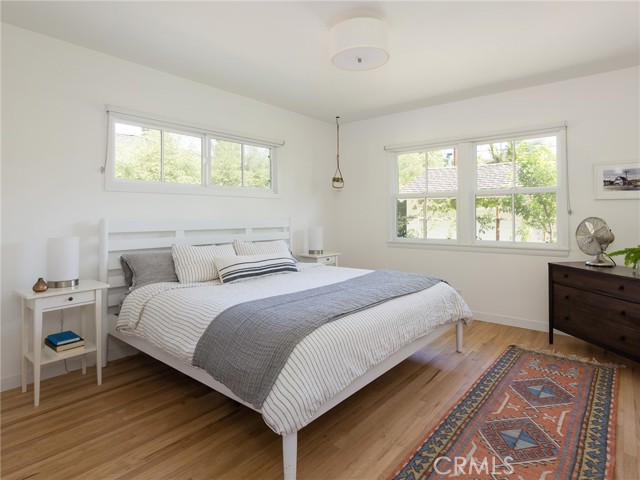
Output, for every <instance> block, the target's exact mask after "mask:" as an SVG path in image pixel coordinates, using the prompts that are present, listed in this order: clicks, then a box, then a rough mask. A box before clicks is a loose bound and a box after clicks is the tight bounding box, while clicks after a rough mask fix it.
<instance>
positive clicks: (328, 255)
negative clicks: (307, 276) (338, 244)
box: [296, 252, 342, 267]
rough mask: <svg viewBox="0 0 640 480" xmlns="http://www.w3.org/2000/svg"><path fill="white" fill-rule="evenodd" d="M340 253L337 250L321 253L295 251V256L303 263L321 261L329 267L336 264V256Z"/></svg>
mask: <svg viewBox="0 0 640 480" xmlns="http://www.w3.org/2000/svg"><path fill="white" fill-rule="evenodd" d="M340 255H342V254H341V253H337V252H324V253H323V254H322V255H320V254H315V253H296V258H297V259H298V260H299V261H301V262H304V263H322V264H323V265H327V266H330V267H337V266H338V257H339V256H340Z"/></svg>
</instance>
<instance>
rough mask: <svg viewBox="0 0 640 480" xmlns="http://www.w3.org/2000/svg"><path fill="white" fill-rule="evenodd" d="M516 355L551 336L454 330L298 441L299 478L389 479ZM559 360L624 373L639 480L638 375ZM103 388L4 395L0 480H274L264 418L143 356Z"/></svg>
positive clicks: (628, 473) (277, 450) (627, 434)
mask: <svg viewBox="0 0 640 480" xmlns="http://www.w3.org/2000/svg"><path fill="white" fill-rule="evenodd" d="M511 344H518V345H523V346H531V347H535V348H549V345H548V343H547V334H546V333H543V332H533V331H529V330H523V329H518V328H512V327H505V326H501V325H495V324H489V323H483V322H474V323H473V325H472V326H471V327H470V328H468V329H466V330H465V349H464V352H463V353H460V354H459V353H456V352H455V339H454V334H453V331H452V332H451V333H447V334H445V335H443V336H442V337H440V338H438V339H436V340H435V341H434V342H433V343H432V344H431V345H430V346H428V347H427V348H425V349H424V350H422V351H421V352H418V353H417V354H415V355H414V356H412V357H411V358H410V359H408V360H406V361H405V362H403V363H401V364H400V365H398V366H397V367H396V368H394V369H393V370H391V371H390V372H388V373H387V374H385V375H383V376H382V377H381V378H379V379H378V380H376V381H375V382H374V383H372V384H371V385H369V386H368V387H366V388H365V389H363V390H361V391H360V392H358V393H357V394H355V395H354V396H353V397H351V398H350V399H348V400H347V401H345V402H343V403H342V404H341V405H338V406H337V407H336V408H334V409H333V410H331V411H330V412H328V413H327V414H325V415H323V416H322V417H321V418H320V419H318V420H316V421H315V422H312V423H311V424H310V425H308V426H307V427H305V428H304V429H302V430H301V431H300V432H299V434H298V478H300V479H347V478H351V479H374V478H386V477H388V476H389V475H390V474H392V473H393V471H394V470H395V469H396V467H397V466H398V465H399V463H400V462H401V461H402V459H403V458H404V457H405V456H406V455H407V454H408V453H409V452H410V451H411V450H412V449H413V448H414V447H415V446H416V445H417V444H418V442H419V441H420V440H421V439H422V437H423V436H424V435H425V434H426V433H427V432H428V431H429V430H430V429H431V428H432V427H433V426H434V424H435V423H436V422H438V421H439V420H440V418H441V417H442V416H443V415H444V414H446V413H447V411H448V409H449V408H450V407H451V406H452V404H453V403H454V402H455V401H456V400H458V398H459V397H460V396H461V395H463V394H464V393H465V391H466V390H467V388H469V387H470V386H471V385H472V384H473V382H474V381H475V380H476V379H477V378H478V377H479V376H480V374H481V373H482V372H483V371H484V369H485V368H487V367H488V366H489V365H491V363H492V362H493V361H494V360H495V359H496V358H497V357H498V356H499V355H500V354H501V353H502V352H503V351H504V349H505V348H506V347H507V346H508V345H511ZM553 347H554V349H555V350H557V351H560V352H563V353H574V354H577V355H581V356H585V357H593V358H596V359H598V360H600V361H607V362H615V363H621V364H625V365H627V368H623V369H621V370H620V383H619V404H618V417H617V436H616V447H615V462H616V467H615V469H616V475H615V478H617V479H620V480H628V479H638V478H640V465H639V463H640V364H639V363H635V362H632V361H630V360H627V359H625V358H623V357H619V356H617V355H614V354H611V353H609V352H605V351H604V350H602V349H600V348H597V347H594V346H592V345H589V344H587V343H585V342H583V341H581V340H577V339H574V338H572V337H567V336H561V335H557V336H556V337H555V343H554V345H553ZM103 375H104V383H103V385H101V386H98V385H96V384H95V376H94V375H92V372H91V371H89V372H87V375H82V374H81V373H80V372H73V373H70V374H67V375H64V376H60V377H56V378H53V379H49V380H45V381H44V382H42V390H41V403H40V406H39V407H34V406H33V403H32V402H33V390H32V389H31V388H30V389H29V391H28V393H25V394H23V393H21V391H20V389H16V390H11V391H7V392H4V393H2V396H1V400H2V407H1V414H2V419H1V427H2V433H1V440H2V446H1V448H2V450H1V476H2V479H5V480H8V479H25V478H29V479H45V478H46V479H53V478H65V479H72V478H81V479H115V478H117V479H174V480H175V479H244V478H251V479H255V478H260V479H278V478H281V477H282V463H281V462H282V452H281V445H282V442H281V437H280V436H278V435H276V434H275V433H273V432H272V431H271V430H270V429H269V428H268V427H267V426H266V425H265V423H264V422H263V421H262V418H261V417H260V415H259V414H257V413H255V412H253V411H251V410H249V409H248V408H246V407H243V406H241V405H239V404H237V403H235V402H233V401H232V400H229V399H227V398H226V397H223V396H222V395H220V394H218V393H215V392H213V391H212V390H210V389H209V388H207V387H205V386H203V385H201V384H199V383H197V382H196V381H194V380H192V379H190V378H188V377H186V376H184V375H182V374H180V373H178V372H176V371H174V370H172V369H170V368H169V367H166V366H164V365H163V364H161V363H159V362H157V361H156V360H153V359H151V358H149V357H147V356H144V355H136V356H134V357H129V358H126V359H122V360H119V361H115V362H111V363H110V364H109V366H108V367H107V368H106V369H104V370H103Z"/></svg>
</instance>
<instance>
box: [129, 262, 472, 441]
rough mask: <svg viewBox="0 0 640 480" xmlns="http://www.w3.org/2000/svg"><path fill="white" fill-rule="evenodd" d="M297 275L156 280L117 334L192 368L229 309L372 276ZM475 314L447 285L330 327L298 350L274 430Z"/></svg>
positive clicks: (276, 405)
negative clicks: (205, 337)
mask: <svg viewBox="0 0 640 480" xmlns="http://www.w3.org/2000/svg"><path fill="white" fill-rule="evenodd" d="M299 268H300V270H301V271H300V272H298V273H290V274H281V275H273V276H269V277H261V278H257V279H252V280H248V281H245V282H240V283H232V284H225V285H221V284H220V283H219V282H210V283H198V284H179V283H157V284H153V285H148V286H146V287H142V288H140V289H138V290H135V291H134V292H132V293H130V294H129V295H128V296H127V298H126V300H125V302H124V303H123V305H122V309H121V311H120V315H119V318H118V324H117V329H118V330H119V331H120V332H122V333H126V334H131V335H136V336H139V337H142V338H144V339H145V340H147V341H148V342H150V343H151V344H153V345H155V346H156V347H159V348H161V349H162V350H164V351H166V352H168V353H170V354H172V355H174V356H175V357H177V358H179V359H180V360H182V361H183V362H185V363H187V364H189V365H191V362H192V358H193V354H194V350H195V347H196V344H197V343H198V340H199V339H200V336H201V335H202V334H203V332H204V331H205V329H206V328H207V326H208V325H209V323H210V322H211V321H215V317H216V316H217V315H218V314H219V313H220V312H222V311H223V310H225V309H226V308H228V307H231V306H232V305H236V304H238V303H241V302H246V301H249V300H255V299H258V298H264V297H268V296H274V295H281V294H285V293H291V292H296V291H300V290H306V289H309V288H315V287H320V286H323V285H328V284H331V283H335V282H341V281H343V280H347V279H349V278H353V277H357V276H359V275H364V274H365V273H368V272H369V270H360V269H352V268H341V267H326V266H323V265H309V264H299ZM471 318H472V313H471V310H470V309H469V307H468V306H467V304H466V303H465V301H464V300H463V299H462V297H460V295H458V293H457V292H456V291H455V290H454V289H453V288H451V287H450V286H449V285H448V284H446V283H444V282H441V283H439V284H437V285H435V286H433V287H431V288H429V289H427V290H423V291H420V292H417V293H413V294H411V295H406V296H404V297H400V298H396V299H393V300H390V301H388V302H385V303H383V304H380V305H377V306H375V307H373V308H370V309H367V310H364V311H361V312H358V313H355V314H352V315H349V316H347V317H343V318H341V319H339V320H336V321H333V322H329V323H327V324H325V325H323V326H322V327H320V328H319V329H317V330H316V331H314V332H313V333H311V334H310V335H308V336H307V337H306V338H305V339H304V340H303V341H301V342H300V343H299V344H298V346H297V347H296V348H295V349H294V351H293V352H292V353H291V356H290V357H289V360H288V361H287V363H286V364H285V366H284V368H283V369H282V372H281V373H280V376H279V377H278V379H277V380H276V383H275V385H274V386H273V389H272V390H271V393H270V394H269V396H268V397H267V399H266V401H265V402H264V405H263V406H262V409H261V413H262V416H263V418H264V420H265V422H266V423H267V425H269V427H271V428H272V429H273V430H274V431H275V432H276V433H278V434H280V435H286V434H289V433H292V432H295V431H298V430H299V429H301V428H302V427H304V426H305V425H306V424H307V423H309V421H310V420H311V419H312V418H313V416H314V414H315V412H316V411H317V410H318V409H319V408H320V406H322V404H323V403H325V402H326V401H327V400H328V399H330V398H331V397H333V396H334V395H335V394H337V393H338V392H340V391H341V390H343V389H344V388H345V387H346V386H347V385H349V384H350V383H351V382H352V381H353V380H354V379H356V378H357V377H359V376H361V375H363V374H364V373H365V372H366V371H367V370H368V369H369V368H371V367H372V366H374V365H376V364H378V363H379V362H381V361H382V360H384V359H385V358H386V357H388V356H389V355H391V354H392V353H394V352H395V351H397V350H399V349H400V348H402V347H403V346H404V345H406V344H408V343H410V342H411V341H413V340H415V339H416V338H418V337H421V336H424V335H426V334H428V333H429V332H430V331H431V330H433V329H434V328H435V327H437V326H438V325H442V324H445V323H454V322H457V321H458V320H464V321H466V322H470V321H471Z"/></svg>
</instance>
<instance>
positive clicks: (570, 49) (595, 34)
mask: <svg viewBox="0 0 640 480" xmlns="http://www.w3.org/2000/svg"><path fill="white" fill-rule="evenodd" d="M1 14H2V21H3V22H6V23H9V24H12V25H15V26H19V27H22V28H25V29H29V30H33V31H36V32H40V33H42V34H44V35H49V36H51V37H55V38H59V39H61V40H65V41H68V42H71V43H74V44H77V45H81V46H84V47H87V48H90V49H94V50H98V51H100V52H104V53H107V54H110V55H113V56H116V57H120V58H123V59H126V60H129V61H132V62H135V63H138V64H142V65H146V66H149V67H152V68H155V69H158V70H163V71H166V72H169V73H173V74H176V75H180V76H182V77H185V78H189V79H192V80H196V81H198V82H202V83H204V84H207V85H211V86H214V87H217V88H220V89H222V90H226V91H229V92H233V93H236V94H239V95H243V96H245V97H249V98H253V99H256V100H260V101H262V102H266V103H269V104H272V105H276V106H279V107H282V108H285V109H288V110H291V111H295V112H299V113H301V114H303V115H308V116H310V117H314V118H318V119H321V120H324V121H327V122H333V121H334V118H335V116H336V115H340V116H341V118H342V122H349V121H355V120H361V119H365V118H371V117H375V116H379V115H383V114H388V113H393V112H398V111H403V110H410V109H414V108H419V107H424V106H429V105H435V104H439V103H444V102H449V101H455V100H460V99H464V98H469V97H473V96H478V95H484V94H490V93H495V92H500V91H505V90H511V89H515V88H522V87H527V86H533V85H538V84H542V83H548V82H554V81H558V80H564V79H568V78H573V77H577V76H582V75H589V74H593V73H600V72H604V71H608V70H615V69H619V68H626V67H630V66H634V65H638V64H640V27H639V25H640V3H639V2H638V1H625V2H612V1H601V2H585V1H569V2H558V1H556V2H541V1H525V2H512V1H510V2H505V1H502V2H484V1H472V2H457V1H441V2H437V1H422V2H416V1H414V2H397V1H387V2H321V1H316V2H296V1H289V2H265V1H263V2H243V1H235V2H218V1H208V2H202V1H201V2H190V1H141V2H111V1H104V2H103V1H77V2H72V1H64V2H61V1H42V2H30V1H4V0H3V1H2V11H1ZM367 15H368V16H376V17H378V18H382V19H384V20H385V21H386V23H387V24H388V27H389V44H390V54H391V59H390V61H389V62H388V63H387V64H386V65H385V66H383V67H381V68H379V69H376V70H371V71H360V72H347V71H342V70H339V69H337V68H336V67H334V66H333V64H332V63H331V61H330V58H329V48H330V39H329V32H330V29H331V27H332V26H333V25H335V24H336V23H337V22H339V21H341V20H344V19H347V18H350V17H354V16H367Z"/></svg>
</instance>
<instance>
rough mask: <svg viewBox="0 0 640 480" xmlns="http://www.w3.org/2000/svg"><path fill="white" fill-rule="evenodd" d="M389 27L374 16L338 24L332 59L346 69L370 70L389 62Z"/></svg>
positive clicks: (332, 37)
mask: <svg viewBox="0 0 640 480" xmlns="http://www.w3.org/2000/svg"><path fill="white" fill-rule="evenodd" d="M388 43H389V42H388V38H387V26H386V25H385V24H384V22H382V21H381V20H378V19H377V18H371V17H357V18H350V19H348V20H344V21H343V22H340V23H338V24H337V25H335V26H334V27H333V29H332V30H331V62H332V63H333V64H334V65H335V66H336V67H338V68H342V69H344V70H371V69H374V68H378V67H380V66H382V65H384V64H385V63H387V62H388V61H389V52H388V50H387V49H388Z"/></svg>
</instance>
